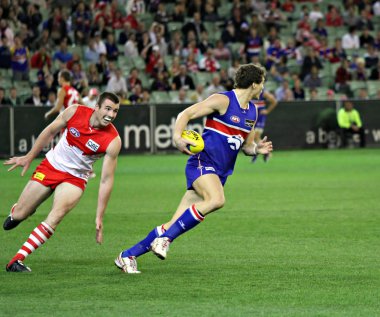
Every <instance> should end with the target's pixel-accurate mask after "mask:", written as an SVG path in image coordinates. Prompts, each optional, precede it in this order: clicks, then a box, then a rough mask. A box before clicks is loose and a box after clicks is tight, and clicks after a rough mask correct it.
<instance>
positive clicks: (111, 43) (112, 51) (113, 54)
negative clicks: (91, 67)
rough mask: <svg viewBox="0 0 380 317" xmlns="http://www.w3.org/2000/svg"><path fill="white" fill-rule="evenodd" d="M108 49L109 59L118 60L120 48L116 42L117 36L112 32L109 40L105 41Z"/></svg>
mask: <svg viewBox="0 0 380 317" xmlns="http://www.w3.org/2000/svg"><path fill="white" fill-rule="evenodd" d="M105 45H106V50H107V59H108V60H109V61H117V59H118V57H119V50H118V48H117V45H116V43H115V37H114V35H113V34H112V33H109V34H108V35H107V40H106V42H105Z"/></svg>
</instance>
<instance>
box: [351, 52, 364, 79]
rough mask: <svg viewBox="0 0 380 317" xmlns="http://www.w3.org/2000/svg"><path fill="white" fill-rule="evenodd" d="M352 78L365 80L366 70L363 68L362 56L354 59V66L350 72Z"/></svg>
mask: <svg viewBox="0 0 380 317" xmlns="http://www.w3.org/2000/svg"><path fill="white" fill-rule="evenodd" d="M352 79H353V80H362V81H366V80H367V71H366V69H365V60H364V58H363V57H359V58H357V59H356V68H355V69H354V71H353V72H352Z"/></svg>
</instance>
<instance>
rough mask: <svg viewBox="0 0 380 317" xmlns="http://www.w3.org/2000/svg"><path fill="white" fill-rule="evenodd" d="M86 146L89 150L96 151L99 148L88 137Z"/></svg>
mask: <svg viewBox="0 0 380 317" xmlns="http://www.w3.org/2000/svg"><path fill="white" fill-rule="evenodd" d="M86 147H87V148H89V149H90V150H91V151H93V152H96V151H97V150H98V149H99V147H100V145H99V144H98V143H96V142H95V141H93V140H91V139H89V140H88V141H87V143H86Z"/></svg>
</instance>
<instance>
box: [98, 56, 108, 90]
mask: <svg viewBox="0 0 380 317" xmlns="http://www.w3.org/2000/svg"><path fill="white" fill-rule="evenodd" d="M96 69H97V70H98V73H99V75H100V76H101V77H102V78H103V85H106V84H107V81H108V79H109V77H110V74H109V64H108V61H107V56H106V54H100V55H99V62H98V63H96Z"/></svg>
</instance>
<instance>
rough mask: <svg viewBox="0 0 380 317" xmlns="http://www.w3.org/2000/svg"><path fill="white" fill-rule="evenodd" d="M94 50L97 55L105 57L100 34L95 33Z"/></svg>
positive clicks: (104, 47) (105, 51)
mask: <svg viewBox="0 0 380 317" xmlns="http://www.w3.org/2000/svg"><path fill="white" fill-rule="evenodd" d="M95 50H96V51H97V52H98V54H99V55H100V54H106V55H107V48H106V45H105V44H104V42H103V41H102V39H101V37H100V32H99V31H97V32H95Z"/></svg>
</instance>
